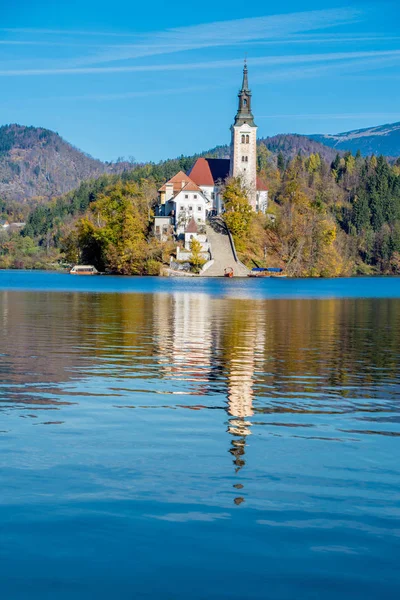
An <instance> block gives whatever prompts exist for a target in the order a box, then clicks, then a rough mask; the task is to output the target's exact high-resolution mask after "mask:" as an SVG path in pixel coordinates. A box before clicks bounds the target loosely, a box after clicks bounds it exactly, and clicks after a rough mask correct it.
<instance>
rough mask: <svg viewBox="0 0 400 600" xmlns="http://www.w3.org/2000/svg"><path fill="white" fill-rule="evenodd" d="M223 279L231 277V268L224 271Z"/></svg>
mask: <svg viewBox="0 0 400 600" xmlns="http://www.w3.org/2000/svg"><path fill="white" fill-rule="evenodd" d="M224 277H233V269H232V267H226V269H225V270H224Z"/></svg>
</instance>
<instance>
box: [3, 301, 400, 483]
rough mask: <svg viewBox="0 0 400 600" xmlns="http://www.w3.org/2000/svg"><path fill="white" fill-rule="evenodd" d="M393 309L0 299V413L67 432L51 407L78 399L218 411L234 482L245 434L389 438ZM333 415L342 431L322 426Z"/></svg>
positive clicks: (395, 380) (394, 391)
mask: <svg viewBox="0 0 400 600" xmlns="http://www.w3.org/2000/svg"><path fill="white" fill-rule="evenodd" d="M399 309H400V302H399V300H391V299H380V300H374V299H364V300H363V299H360V300H354V299H335V300H266V301H263V300H254V301H252V302H249V300H240V299H231V298H220V297H215V296H212V295H209V294H191V293H186V292H178V293H174V294H134V295H129V294H86V293H57V294H55V293H50V292H49V293H44V292H43V293H30V292H12V293H11V292H2V293H1V294H0V315H1V323H2V329H1V332H0V352H1V357H0V358H1V361H0V376H1V387H0V402H1V406H2V410H3V411H4V410H6V409H7V411H12V410H15V409H18V410H20V411H22V412H23V410H24V409H27V410H28V411H30V413H32V411H37V410H42V409H46V410H61V409H62V410H63V420H66V421H68V412H67V410H66V409H65V410H64V409H63V407H65V406H69V405H71V404H77V405H78V406H79V405H80V404H81V403H82V402H83V399H84V398H85V397H90V396H91V395H93V396H94V397H96V398H98V397H99V395H100V396H103V397H105V398H109V399H110V401H111V400H112V401H114V399H115V398H118V399H119V400H118V402H117V403H115V404H116V405H118V406H119V407H124V406H129V407H136V408H143V407H154V408H156V407H160V406H163V407H164V408H174V409H177V410H183V409H191V410H197V411H201V410H204V409H210V410H217V411H221V410H224V411H225V412H226V414H227V417H228V418H227V424H226V430H227V432H228V434H229V439H230V441H229V452H230V454H231V455H232V460H233V463H234V471H235V472H236V474H237V475H238V477H239V476H240V471H241V470H242V469H243V467H244V466H245V464H246V448H247V445H248V441H249V436H251V434H252V430H253V429H254V427H260V426H262V427H265V428H268V430H269V431H270V430H271V428H272V429H274V430H275V434H277V435H282V433H281V432H282V428H285V429H287V430H289V429H292V430H293V431H292V432H291V433H290V435H293V436H294V435H296V436H304V437H306V438H308V439H311V438H313V437H314V438H315V439H317V438H322V437H325V438H326V439H329V438H331V439H332V440H335V439H338V433H341V434H344V433H345V432H346V431H347V432H348V433H350V432H351V433H353V434H357V435H362V434H368V433H369V434H376V433H381V434H384V435H392V434H393V435H397V428H396V426H397V425H398V419H397V416H398V399H399V385H398V384H399V375H398V366H399V350H400V348H399V345H400V336H399V324H400V322H399V320H400V310H399ZM144 397H146V402H143V399H144ZM0 410H1V409H0ZM346 414H348V415H352V417H351V419H350V420H351V422H349V424H348V425H349V426H348V427H340V428H339V427H335V421H334V420H332V421H329V423H328V422H326V423H325V425H323V424H322V422H321V417H324V416H325V417H326V416H327V415H332V418H333V417H334V415H346ZM391 414H392V415H395V416H396V419H394V418H393V417H390V415H391ZM25 416H26V415H25ZM51 420H52V421H53V420H54V419H51ZM371 420H372V421H374V424H375V425H377V426H376V427H375V426H374V427H371V425H370V421H371ZM365 421H367V423H368V424H366V425H365V427H363V426H362V424H363V423H364V422H365ZM356 422H357V423H358V425H361V426H356V425H357V423H356ZM395 428H396V429H395ZM294 429H297V431H294ZM279 430H280V432H279ZM285 435H289V432H288V433H287V434H285ZM339 438H340V435H339ZM235 485H236V484H235Z"/></svg>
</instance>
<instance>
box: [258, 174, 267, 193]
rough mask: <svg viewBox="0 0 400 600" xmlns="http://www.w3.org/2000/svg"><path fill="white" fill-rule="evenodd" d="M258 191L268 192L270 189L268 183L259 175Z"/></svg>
mask: <svg viewBox="0 0 400 600" xmlns="http://www.w3.org/2000/svg"><path fill="white" fill-rule="evenodd" d="M257 191H258V192H267V191H268V187H267V184H266V183H264V181H263V180H262V179H261V178H260V177H258V175H257Z"/></svg>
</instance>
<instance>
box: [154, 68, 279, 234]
mask: <svg viewBox="0 0 400 600" xmlns="http://www.w3.org/2000/svg"><path fill="white" fill-rule="evenodd" d="M238 97H239V106H238V111H237V113H236V117H235V120H234V123H233V125H232V126H231V146H230V158H226V159H225V158H198V159H197V160H196V162H195V164H194V165H193V167H192V169H191V170H190V171H189V173H187V174H186V173H184V172H183V171H180V172H179V173H177V174H176V175H174V177H172V178H171V179H170V180H169V181H167V182H166V183H165V184H164V185H163V186H162V187H161V188H160V189H159V201H158V206H157V211H156V217H155V233H156V235H157V236H159V237H163V236H164V235H165V234H166V233H167V232H168V230H170V228H171V226H172V227H174V229H175V233H176V234H177V235H178V236H180V235H182V234H183V233H184V232H185V229H186V227H187V225H188V223H190V222H191V221H192V220H194V221H195V222H196V223H197V224H198V225H201V224H203V223H205V221H206V218H207V216H208V215H210V214H214V215H215V214H220V213H222V212H223V211H224V202H223V186H224V183H225V180H226V179H227V178H228V177H240V178H241V180H242V183H243V186H244V188H245V190H246V192H247V197H248V199H249V202H250V204H251V206H252V208H253V209H254V210H255V211H260V212H265V211H266V209H267V204H268V190H267V188H266V186H265V184H263V182H262V181H260V179H259V178H258V177H257V125H256V124H255V122H254V116H253V113H252V108H251V101H252V95H251V91H250V89H249V82H248V68H247V64H246V62H245V65H244V69H243V82H242V87H241V89H240V91H239V95H238Z"/></svg>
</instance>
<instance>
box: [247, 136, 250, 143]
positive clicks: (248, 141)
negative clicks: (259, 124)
mask: <svg viewBox="0 0 400 600" xmlns="http://www.w3.org/2000/svg"><path fill="white" fill-rule="evenodd" d="M249 143H250V136H249V135H246V144H249Z"/></svg>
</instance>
